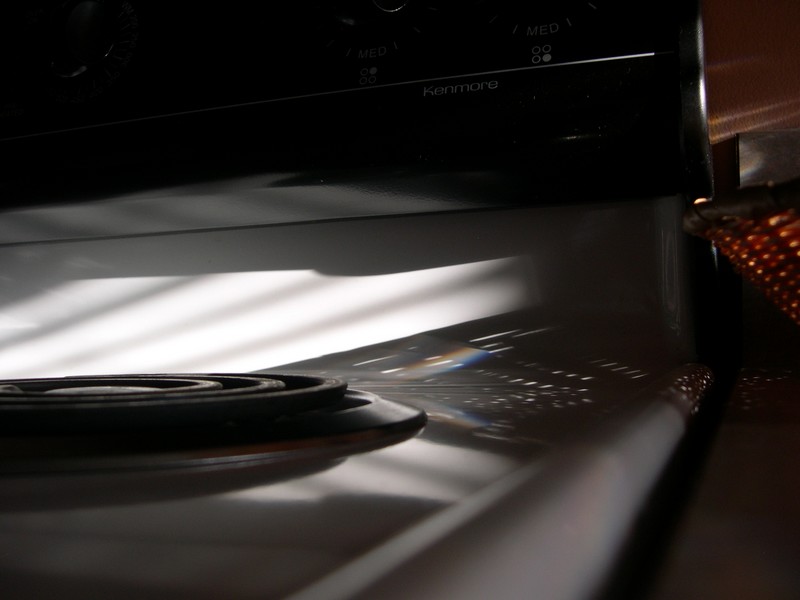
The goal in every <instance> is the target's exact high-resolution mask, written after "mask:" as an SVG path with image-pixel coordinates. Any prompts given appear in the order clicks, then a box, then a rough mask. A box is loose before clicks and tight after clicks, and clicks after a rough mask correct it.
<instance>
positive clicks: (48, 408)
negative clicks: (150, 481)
mask: <svg viewBox="0 0 800 600" xmlns="http://www.w3.org/2000/svg"><path fill="white" fill-rule="evenodd" d="M346 389H347V384H346V383H345V382H343V381H340V380H338V379H326V378H320V377H310V376H304V375H231V374H216V373H212V374H191V375H184V374H175V375H172V374H163V375H162V374H158V375H119V376H117V375H101V376H95V377H63V378H51V379H16V380H6V381H0V432H9V433H75V432H86V431H110V430H129V429H140V428H148V429H153V428H174V427H197V426H206V425H221V424H225V423H231V422H239V421H250V422H252V421H254V420H265V419H275V418H277V417H280V416H285V415H290V414H294V413H298V412H302V411H308V410H313V409H316V408H321V407H323V406H326V405H330V404H331V403H334V402H336V401H338V400H340V399H341V398H342V396H343V395H344V393H345V390H346Z"/></svg>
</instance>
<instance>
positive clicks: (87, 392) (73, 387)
mask: <svg viewBox="0 0 800 600" xmlns="http://www.w3.org/2000/svg"><path fill="white" fill-rule="evenodd" d="M0 420H2V425H0V474H2V475H6V476H8V475H30V474H47V473H71V472H89V473H90V472H107V471H130V470H151V469H174V468H187V467H198V466H199V467H218V466H224V465H229V466H230V465H236V466H253V465H280V466H281V468H283V467H286V466H287V465H292V464H307V463H309V461H311V462H315V461H320V460H332V459H338V458H342V457H345V456H348V455H350V454H354V453H358V452H364V451H367V450H372V449H376V448H380V447H384V446H388V445H390V444H394V443H397V442H399V441H403V440H405V439H408V438H410V437H413V436H414V435H416V433H417V432H419V430H420V429H421V428H422V427H423V426H424V425H425V422H426V415H425V413H424V412H423V411H421V410H418V409H416V408H412V407H409V406H405V405H401V404H397V403H395V402H390V401H388V400H384V399H382V398H380V397H378V396H376V395H374V394H371V393H368V392H363V391H358V390H349V389H347V384H346V383H345V382H344V381H342V380H339V379H328V378H319V377H310V376H305V375H274V374H269V375H250V374H248V375H233V374H203V375H180V374H178V375H121V376H98V377H66V378H55V379H24V380H23V379H19V380H7V381H2V382H0Z"/></svg>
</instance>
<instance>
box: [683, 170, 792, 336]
mask: <svg viewBox="0 0 800 600" xmlns="http://www.w3.org/2000/svg"><path fill="white" fill-rule="evenodd" d="M684 227H685V229H686V230H687V231H689V232H690V233H693V234H695V235H699V236H700V237H703V238H705V239H707V240H710V241H711V242H712V243H713V244H714V245H715V246H716V247H717V249H718V250H719V251H720V252H721V253H722V254H723V255H724V256H726V257H727V258H728V260H729V261H730V262H731V264H732V265H733V267H734V268H735V269H736V270H737V271H738V272H739V273H740V274H741V275H742V276H743V277H744V278H745V279H747V280H748V281H750V282H751V283H752V284H753V285H754V286H755V287H756V288H757V289H759V290H761V291H762V292H763V293H764V294H765V295H766V296H767V298H769V299H770V300H771V301H772V302H773V303H774V304H775V305H776V306H777V307H778V308H779V309H780V310H782V311H783V312H784V313H786V314H787V315H788V316H789V317H790V318H791V319H792V320H793V321H794V322H795V323H796V324H797V325H800V183H799V182H798V181H794V182H790V183H788V184H783V185H780V186H774V185H768V186H764V187H763V188H750V189H747V190H742V191H740V192H737V193H736V194H733V195H730V196H727V197H725V198H723V199H720V200H715V201H713V202H708V203H703V204H696V205H695V206H693V207H692V209H691V210H690V211H689V212H687V215H686V217H685V219H684Z"/></svg>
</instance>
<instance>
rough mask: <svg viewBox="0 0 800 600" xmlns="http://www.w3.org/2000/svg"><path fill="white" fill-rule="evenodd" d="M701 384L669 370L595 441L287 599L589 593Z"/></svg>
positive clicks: (513, 476) (681, 431)
mask: <svg viewBox="0 0 800 600" xmlns="http://www.w3.org/2000/svg"><path fill="white" fill-rule="evenodd" d="M712 383H713V375H712V374H711V371H710V370H709V369H708V368H707V367H705V366H703V365H686V366H684V367H681V368H679V369H676V370H675V371H673V372H671V373H669V374H668V375H666V376H664V377H662V378H661V379H659V380H658V381H657V382H655V383H653V384H652V385H651V386H650V387H649V389H648V390H647V391H646V392H642V393H641V396H640V400H641V404H640V405H638V406H636V407H635V408H633V409H632V410H630V411H629V412H628V413H627V414H625V415H624V416H623V417H620V418H618V419H616V420H615V421H614V423H613V424H612V425H611V426H609V425H608V424H606V426H605V427H604V428H603V429H602V431H600V432H598V433H597V434H596V435H591V436H587V438H586V439H584V440H582V441H581V442H580V443H577V444H574V445H573V447H571V448H566V449H564V450H562V451H560V453H559V454H558V455H557V456H554V457H552V458H547V459H545V460H544V461H541V463H530V464H527V465H525V466H523V467H521V468H519V469H517V470H515V471H513V472H511V473H509V474H507V475H505V476H504V477H502V478H501V479H499V480H497V481H495V482H493V483H491V484H490V485H488V486H486V487H485V488H483V489H481V490H479V491H478V492H477V493H475V494H473V495H471V496H468V497H466V498H464V499H462V500H461V501H459V502H458V503H457V504H455V505H453V506H451V507H449V508H447V509H445V510H443V511H441V512H439V513H437V514H435V515H434V516H432V517H430V518H428V519H425V520H423V521H422V522H420V523H418V524H416V525H414V526H412V527H411V528H409V529H407V530H406V531H403V532H402V533H400V534H399V535H398V536H396V537H395V538H393V539H391V540H390V541H388V542H386V543H385V544H382V545H380V546H378V547H377V548H375V549H373V550H372V551H370V552H368V553H367V554H365V555H364V556H361V557H359V558H357V559H356V560H354V561H353V562H351V563H350V564H348V565H347V566H345V567H343V568H341V569H339V570H338V571H335V572H333V573H332V574H331V575H329V576H327V577H325V578H323V579H322V580H320V581H318V582H316V583H315V584H313V585H311V586H309V587H308V588H306V589H303V590H301V591H299V592H298V593H296V594H292V595H291V596H290V597H289V598H290V599H291V600H322V599H329V600H340V599H345V598H376V597H380V598H397V599H400V598H408V597H409V596H411V597H414V598H444V597H452V598H476V599H477V598H487V597H491V596H499V597H503V598H517V597H530V598H548V599H558V598H564V599H566V598H591V597H593V596H594V594H596V593H597V592H598V590H600V589H602V586H603V585H604V584H605V583H606V582H607V578H608V577H609V574H610V573H611V572H612V570H613V566H614V564H615V561H616V560H617V559H618V557H619V553H620V551H621V550H622V548H623V546H624V543H625V541H626V539H627V538H628V536H629V535H630V532H631V528H632V526H633V523H634V521H635V519H636V516H637V515H638V514H639V513H640V512H641V511H642V509H643V507H644V505H645V504H646V501H647V499H648V495H649V494H650V493H651V491H652V489H653V487H654V485H655V483H656V481H657V479H658V477H659V474H660V473H661V472H662V471H663V470H664V468H665V466H666V464H667V462H668V461H669V458H670V457H671V456H672V454H673V453H674V452H675V450H676V448H677V447H678V445H679V443H680V441H681V440H682V438H683V437H684V435H685V434H686V431H687V427H688V422H689V420H690V418H691V417H692V416H693V415H694V414H695V413H696V412H697V410H699V408H700V403H701V402H702V401H703V399H704V398H705V397H706V396H707V394H708V393H709V390H710V388H711V385H712ZM599 522H602V523H603V525H602V527H601V528H600V530H599V531H598V528H597V523H599Z"/></svg>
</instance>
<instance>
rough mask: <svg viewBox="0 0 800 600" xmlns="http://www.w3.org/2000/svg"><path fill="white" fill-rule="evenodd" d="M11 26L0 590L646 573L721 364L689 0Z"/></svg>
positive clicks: (266, 11) (126, 4)
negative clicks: (700, 235) (677, 469)
mask: <svg viewBox="0 0 800 600" xmlns="http://www.w3.org/2000/svg"><path fill="white" fill-rule="evenodd" d="M7 10H8V11H10V13H9V14H10V18H7V19H5V21H4V22H3V24H2V25H0V28H2V31H1V32H0V33H2V40H3V42H2V43H3V44H4V48H3V50H4V52H3V53H2V54H3V57H4V58H3V59H2V60H3V61H4V62H3V69H4V73H5V74H6V75H5V77H6V80H7V84H6V85H5V86H4V88H3V90H2V92H0V152H2V158H3V165H4V168H3V172H2V175H0V194H1V195H2V212H0V298H2V312H0V378H2V381H1V382H0V511H2V512H1V514H0V532H1V534H0V582H2V588H3V590H4V592H3V593H4V596H5V597H7V598H49V597H58V598H62V599H63V598H109V597H113V598H140V597H147V598H170V599H176V598H193V599H202V598H222V597H224V598H283V597H291V598H295V599H298V600H299V599H312V598H320V599H322V598H325V599H333V598H352V597H364V598H368V597H369V598H371V597H381V598H395V597H396V598H400V597H402V598H407V597H417V598H444V597H453V598H485V597H488V596H490V595H498V596H500V597H532V598H594V597H604V596H610V595H617V596H618V595H620V594H624V593H630V594H632V593H634V592H635V590H637V589H638V587H637V586H639V585H641V584H643V580H644V579H646V577H645V575H646V573H647V572H648V569H649V566H651V565H652V564H653V563H655V561H656V560H657V558H658V543H657V540H658V536H657V535H656V534H655V533H653V532H654V531H657V530H658V529H659V527H658V526H659V524H660V519H661V517H659V516H657V515H662V516H663V515H664V514H667V515H668V514H670V513H671V512H674V511H675V510H677V508H676V507H675V506H674V505H673V502H676V500H675V496H676V494H675V493H674V492H673V491H671V490H670V487H669V485H668V483H669V482H670V479H669V478H665V474H668V473H670V472H671V471H672V470H673V467H674V465H675V463H676V461H680V460H686V457H685V456H684V455H683V453H682V450H681V449H682V448H683V447H684V446H685V445H686V444H687V443H689V442H690V441H691V437H692V436H691V433H692V430H693V425H692V424H693V423H694V422H695V421H696V420H698V419H700V420H702V418H703V417H702V416H703V413H704V406H705V404H704V402H703V401H704V400H708V398H709V396H710V395H711V394H712V393H714V390H715V389H718V388H719V386H720V383H719V382H720V381H721V382H722V383H723V384H724V382H725V378H726V373H725V371H724V369H719V368H716V367H718V365H719V364H720V363H721V361H720V359H719V357H720V356H721V354H722V353H723V352H724V351H725V347H726V345H727V343H728V342H727V341H726V338H725V337H724V335H723V333H721V331H720V329H719V328H718V327H717V326H716V325H715V323H716V322H717V321H716V320H715V318H714V315H713V314H712V311H711V310H710V307H711V306H712V305H713V303H714V302H715V300H716V295H715V294H716V293H717V291H718V289H719V288H720V285H721V284H720V282H719V281H718V280H717V278H716V271H715V264H714V261H713V255H712V253H711V252H710V251H708V249H707V248H706V246H704V245H703V244H702V243H701V242H696V241H691V240H689V239H688V236H686V235H685V234H684V233H683V231H682V229H681V216H682V214H683V212H684V210H685V209H686V207H687V205H688V204H689V203H691V202H692V201H693V200H695V199H697V198H701V197H708V196H710V195H711V182H710V164H709V163H710V159H709V149H708V145H707V132H706V128H705V123H706V115H705V106H704V93H703V69H702V66H703V61H702V52H701V48H702V38H701V27H700V18H699V7H698V6H697V3H696V2H690V1H683V0H682V1H680V2H666V1H661V2H656V3H655V4H653V3H650V4H648V5H647V6H646V7H644V6H642V3H640V2H634V1H631V0H595V1H593V2H586V1H583V0H573V1H569V2H555V1H551V2H544V3H539V2H536V3H533V2H521V1H514V0H507V1H504V2H483V1H479V0H475V1H469V2H454V1H452V0H441V1H434V0H431V1H418V2H417V1H414V0H408V1H402V0H394V1H392V0H349V1H345V0H342V1H337V2H310V3H302V4H300V3H290V2H284V3H237V4H235V5H229V6H226V7H224V8H222V7H217V6H214V7H210V6H209V7H201V6H198V5H197V3H189V2H185V1H182V0H175V1H172V2H168V3H165V2H153V1H152V0H105V1H103V0H67V1H64V0H33V1H31V2H26V3H21V4H20V5H18V6H17V5H15V6H13V7H10V8H9V9H7ZM5 46H7V47H5ZM7 50H8V51H7ZM12 56H13V58H10V57H12ZM8 82H10V84H11V85H8ZM715 379H716V381H717V382H718V383H717V384H716V387H715V383H714V381H715ZM645 533H647V534H648V535H644V534H645ZM651 534H652V535H651ZM634 566H635V567H636V568H638V567H641V569H640V571H639V572H640V573H641V577H634V576H632V575H631V573H632V572H634V571H636V569H634V568H633V567H634Z"/></svg>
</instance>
